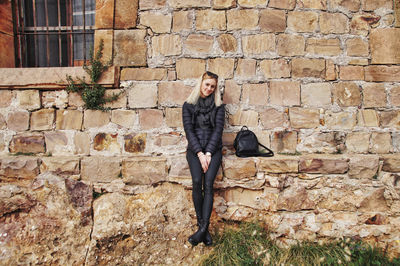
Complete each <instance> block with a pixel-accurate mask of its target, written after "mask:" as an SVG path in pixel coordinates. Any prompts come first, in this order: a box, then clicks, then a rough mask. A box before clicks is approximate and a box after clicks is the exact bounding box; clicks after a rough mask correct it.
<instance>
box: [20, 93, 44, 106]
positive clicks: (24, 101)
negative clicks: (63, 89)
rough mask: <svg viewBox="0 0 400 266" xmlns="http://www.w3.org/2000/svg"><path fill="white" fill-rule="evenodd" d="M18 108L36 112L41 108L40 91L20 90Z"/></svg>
mask: <svg viewBox="0 0 400 266" xmlns="http://www.w3.org/2000/svg"><path fill="white" fill-rule="evenodd" d="M17 101H18V107H20V108H23V109H27V110H35V109H39V108H40V95H39V91H38V90H18V91H17Z"/></svg>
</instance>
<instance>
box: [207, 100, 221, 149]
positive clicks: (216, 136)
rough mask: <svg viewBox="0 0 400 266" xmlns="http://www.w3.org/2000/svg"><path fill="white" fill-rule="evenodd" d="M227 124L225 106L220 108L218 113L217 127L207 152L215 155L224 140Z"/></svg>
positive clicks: (209, 141) (208, 144)
mask: <svg viewBox="0 0 400 266" xmlns="http://www.w3.org/2000/svg"><path fill="white" fill-rule="evenodd" d="M224 123H225V105H221V106H220V107H218V110H217V113H216V115H215V127H214V130H213V132H212V134H211V136H210V139H209V140H208V143H207V146H206V149H205V152H206V153H207V152H209V153H211V154H214V153H215V152H216V150H217V148H218V145H219V143H220V141H221V139H222V131H223V130H224Z"/></svg>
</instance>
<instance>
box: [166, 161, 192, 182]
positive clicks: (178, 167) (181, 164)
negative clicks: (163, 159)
mask: <svg viewBox="0 0 400 266" xmlns="http://www.w3.org/2000/svg"><path fill="white" fill-rule="evenodd" d="M168 176H169V177H179V178H187V179H190V182H191V175H190V169H189V164H188V162H187V160H186V157H185V156H180V157H173V158H172V159H171V170H170V172H169V174H168Z"/></svg>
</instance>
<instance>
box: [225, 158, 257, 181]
mask: <svg viewBox="0 0 400 266" xmlns="http://www.w3.org/2000/svg"><path fill="white" fill-rule="evenodd" d="M222 169H223V172H224V176H225V177H226V178H229V179H239V180H240V179H254V178H255V176H256V173H257V168H256V163H255V161H254V159H252V158H245V159H242V158H237V157H232V156H229V157H224V158H223V160H222Z"/></svg>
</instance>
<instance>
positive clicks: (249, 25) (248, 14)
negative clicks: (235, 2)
mask: <svg viewBox="0 0 400 266" xmlns="http://www.w3.org/2000/svg"><path fill="white" fill-rule="evenodd" d="M258 16H259V14H258V11H257V10H252V9H238V10H228V11H227V22H228V24H227V30H228V31H230V30H243V29H245V30H252V29H255V28H256V27H257V24H258Z"/></svg>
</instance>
